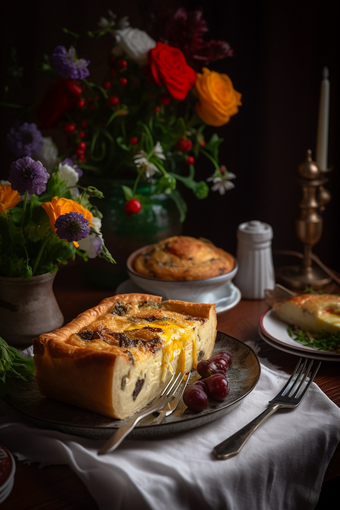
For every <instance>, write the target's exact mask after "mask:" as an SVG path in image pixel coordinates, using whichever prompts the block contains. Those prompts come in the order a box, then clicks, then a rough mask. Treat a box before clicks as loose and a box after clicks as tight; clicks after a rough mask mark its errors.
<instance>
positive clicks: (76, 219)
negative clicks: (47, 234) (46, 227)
mask: <svg viewBox="0 0 340 510" xmlns="http://www.w3.org/2000/svg"><path fill="white" fill-rule="evenodd" d="M89 225H90V222H89V220H87V219H86V218H84V216H83V215H82V214H80V213H77V212H69V213H66V214H62V215H61V216H59V218H58V219H57V221H56V222H55V224H54V226H55V228H56V234H57V236H58V237H60V239H66V241H68V242H69V243H72V242H75V241H80V240H81V239H85V237H87V236H88V235H89V233H90V227H89Z"/></svg>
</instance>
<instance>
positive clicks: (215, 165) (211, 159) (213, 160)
mask: <svg viewBox="0 0 340 510" xmlns="http://www.w3.org/2000/svg"><path fill="white" fill-rule="evenodd" d="M200 152H202V154H204V155H205V157H207V158H208V159H210V161H211V162H212V164H213V165H214V167H215V168H216V170H219V169H220V167H219V166H218V163H217V161H216V159H215V158H213V157H212V156H210V154H209V152H207V151H205V150H204V149H200Z"/></svg>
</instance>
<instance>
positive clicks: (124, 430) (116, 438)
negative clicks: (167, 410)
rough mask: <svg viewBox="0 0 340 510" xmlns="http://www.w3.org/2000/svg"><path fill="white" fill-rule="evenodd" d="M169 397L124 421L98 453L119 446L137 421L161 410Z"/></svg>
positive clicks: (106, 451) (107, 451) (109, 450)
mask: <svg viewBox="0 0 340 510" xmlns="http://www.w3.org/2000/svg"><path fill="white" fill-rule="evenodd" d="M168 399H169V397H166V396H165V397H163V398H161V399H160V400H159V402H158V405H154V406H152V407H151V408H150V409H147V410H141V411H139V412H138V413H136V414H134V415H133V416H131V418H130V419H129V420H128V421H127V422H126V423H124V425H122V426H121V427H119V429H118V430H117V431H116V432H115V433H114V434H113V435H112V436H111V437H110V438H109V439H108V440H107V441H106V443H104V444H103V446H102V447H101V448H100V449H99V450H98V455H103V454H104V453H109V452H112V451H113V450H115V449H116V448H117V446H118V445H120V443H121V442H122V441H123V439H125V438H126V436H127V435H128V434H130V432H131V431H132V430H133V429H134V428H135V426H136V425H137V423H138V422H139V421H141V420H142V419H143V418H145V417H146V416H149V414H152V413H154V412H155V411H159V410H160V409H162V407H164V406H165V405H166V404H167V401H168Z"/></svg>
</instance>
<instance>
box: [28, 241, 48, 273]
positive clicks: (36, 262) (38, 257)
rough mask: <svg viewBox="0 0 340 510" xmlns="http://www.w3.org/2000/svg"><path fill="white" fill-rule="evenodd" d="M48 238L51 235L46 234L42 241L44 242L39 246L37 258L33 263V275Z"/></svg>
mask: <svg viewBox="0 0 340 510" xmlns="http://www.w3.org/2000/svg"><path fill="white" fill-rule="evenodd" d="M50 239H51V235H49V236H46V238H45V241H44V242H43V244H42V245H41V248H40V250H39V253H38V256H37V258H36V259H35V263H34V266H33V272H32V276H34V275H35V272H36V270H37V267H38V265H39V262H40V259H41V256H42V254H43V251H44V249H45V248H46V245H47V243H48V241H49V240H50Z"/></svg>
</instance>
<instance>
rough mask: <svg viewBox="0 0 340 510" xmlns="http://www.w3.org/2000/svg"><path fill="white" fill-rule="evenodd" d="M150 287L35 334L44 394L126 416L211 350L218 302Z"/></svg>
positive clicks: (37, 371) (37, 370)
mask: <svg viewBox="0 0 340 510" xmlns="http://www.w3.org/2000/svg"><path fill="white" fill-rule="evenodd" d="M161 299H162V298H161V297H158V296H151V295H148V294H121V295H116V296H113V297H110V298H106V299H104V300H103V301H102V302H101V303H100V304H99V305H98V306H96V307H94V308H91V309H89V310H87V311H85V312H83V313H82V314H80V315H78V317H76V318H75V319H74V320H73V321H72V322H70V323H69V324H67V325H66V326H64V327H62V328H61V329H58V330H56V331H53V332H52V333H47V334H43V335H40V336H39V337H38V338H36V339H34V341H33V346H34V364H35V377H36V381H37V384H38V388H39V390H40V392H41V394H42V395H44V396H46V397H50V398H54V399H56V400H61V401H63V402H68V403H70V404H74V405H76V406H79V407H83V408H86V409H90V410H91V411H95V412H97V413H100V414H104V415H106V416H111V417H112V418H118V419H124V418H126V417H127V416H130V415H132V414H134V413H135V412H136V411H138V410H139V409H141V408H142V407H144V406H145V405H146V404H147V403H148V402H150V401H151V400H152V399H153V398H154V397H156V396H157V395H158V394H159V393H160V392H161V390H162V389H163V387H164V386H165V384H166V382H167V381H168V380H169V379H170V377H171V375H172V373H173V372H174V371H182V372H183V373H184V372H188V371H190V370H191V369H192V368H193V367H196V365H197V363H198V361H200V360H201V359H203V358H209V357H210V356H211V353H212V350H213V347H214V343H215V337H216V326H217V319H216V311H215V305H214V304H200V303H187V302H184V301H175V300H173V301H164V302H161Z"/></svg>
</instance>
